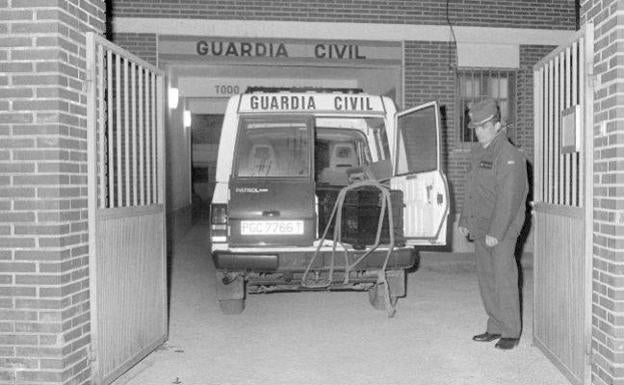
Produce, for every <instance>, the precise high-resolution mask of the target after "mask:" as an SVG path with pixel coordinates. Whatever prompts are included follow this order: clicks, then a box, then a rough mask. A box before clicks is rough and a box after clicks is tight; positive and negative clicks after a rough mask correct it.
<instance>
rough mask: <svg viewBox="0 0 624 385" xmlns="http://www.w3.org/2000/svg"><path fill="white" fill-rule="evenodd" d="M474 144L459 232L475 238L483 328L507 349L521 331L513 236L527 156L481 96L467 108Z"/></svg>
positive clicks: (519, 219)
mask: <svg viewBox="0 0 624 385" xmlns="http://www.w3.org/2000/svg"><path fill="white" fill-rule="evenodd" d="M469 115H470V127H472V128H474V130H475V132H476V135H477V139H478V140H479V143H476V144H475V145H474V147H473V148H472V150H471V166H472V167H471V170H470V176H469V185H468V191H467V196H466V200H465V202H464V205H463V210H462V213H461V216H460V220H459V232H460V234H462V235H463V236H468V237H469V238H470V239H472V240H474V243H475V255H476V261H477V275H478V278H479V289H480V292H481V299H482V300H483V305H484V307H485V311H486V313H487V315H488V320H487V327H486V330H485V333H483V334H479V335H476V336H474V337H473V340H475V341H481V342H490V341H494V340H496V339H499V341H498V342H497V343H496V347H497V348H499V349H505V350H507V349H512V348H513V347H514V346H516V344H517V343H518V340H519V339H520V332H521V319H520V317H521V316H520V296H519V290H518V266H517V264H516V259H515V256H514V250H515V247H516V241H517V239H518V235H519V233H520V230H521V229H522V226H523V224H524V219H525V204H526V197H527V193H528V181H527V170H526V160H525V158H524V156H523V155H522V153H521V152H520V151H518V149H517V148H516V147H514V145H512V144H511V143H510V142H509V141H508V140H507V136H506V135H505V130H504V129H503V128H502V126H501V122H500V115H499V111H498V106H497V104H496V101H494V100H493V99H485V100H483V101H481V102H479V103H476V104H474V105H473V106H472V107H471V108H470V111H469Z"/></svg>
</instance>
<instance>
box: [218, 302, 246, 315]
mask: <svg viewBox="0 0 624 385" xmlns="http://www.w3.org/2000/svg"><path fill="white" fill-rule="evenodd" d="M219 308H220V309H221V312H222V313H223V314H240V313H242V312H243V310H245V299H220V300H219Z"/></svg>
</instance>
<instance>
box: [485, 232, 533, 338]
mask: <svg viewBox="0 0 624 385" xmlns="http://www.w3.org/2000/svg"><path fill="white" fill-rule="evenodd" d="M516 241H517V237H508V238H505V239H503V240H502V241H499V242H498V244H497V245H496V246H494V247H489V246H487V245H486V244H485V239H484V238H478V239H476V240H475V254H476V260H477V276H478V278H479V289H480V291H481V299H482V300H483V305H484V307H485V312H486V313H487V315H488V321H487V329H486V331H487V332H489V333H495V334H501V335H502V337H503V338H520V332H521V328H522V321H521V316H520V293H519V289H518V265H517V264H516V258H515V256H514V250H515V247H516Z"/></svg>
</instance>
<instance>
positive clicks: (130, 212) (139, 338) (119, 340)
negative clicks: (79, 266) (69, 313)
mask: <svg viewBox="0 0 624 385" xmlns="http://www.w3.org/2000/svg"><path fill="white" fill-rule="evenodd" d="M87 37H88V43H87V47H88V52H87V62H88V64H87V73H88V74H89V78H90V79H89V80H90V81H89V82H88V84H89V89H88V98H89V100H88V102H87V108H88V111H87V118H88V138H87V143H88V167H89V170H88V178H89V180H88V186H89V190H88V196H89V198H88V201H89V230H90V232H89V233H90V239H89V255H90V260H89V272H90V277H89V279H90V293H91V309H90V312H91V325H93V327H92V330H91V333H92V335H93V336H94V339H93V341H92V343H93V346H94V352H93V353H94V357H93V358H94V374H93V378H94V382H95V383H96V384H108V383H110V382H112V380H114V379H115V378H116V377H118V376H119V375H120V374H122V373H123V372H124V371H126V370H127V369H128V368H130V367H131V366H132V365H134V364H136V362H138V361H139V360H140V359H141V358H143V357H144V356H146V355H147V354H148V353H150V352H151V351H152V350H154V349H155V348H156V347H157V346H159V345H161V344H162V343H163V342H164V341H165V338H166V336H167V293H166V290H167V286H166V282H167V279H166V262H165V261H166V258H165V257H166V247H165V239H166V232H165V189H164V186H165V183H164V181H165V173H164V165H165V163H164V162H165V160H164V139H163V132H164V131H163V128H164V115H163V110H164V97H163V92H164V91H163V90H164V73H163V72H162V71H159V70H158V69H157V68H155V67H154V66H152V65H150V64H149V63H147V62H145V61H143V60H141V59H139V58H137V57H135V56H134V55H132V54H130V53H128V52H127V51H124V50H122V49H121V48H119V47H117V46H115V45H113V44H111V43H110V42H108V41H107V40H104V39H103V38H102V37H100V36H99V35H95V34H93V33H89V34H88V35H87Z"/></svg>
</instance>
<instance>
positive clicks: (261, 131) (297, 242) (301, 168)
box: [228, 114, 316, 246]
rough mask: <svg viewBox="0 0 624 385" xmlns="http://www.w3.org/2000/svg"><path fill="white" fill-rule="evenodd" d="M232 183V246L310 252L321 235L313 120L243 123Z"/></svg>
mask: <svg viewBox="0 0 624 385" xmlns="http://www.w3.org/2000/svg"><path fill="white" fill-rule="evenodd" d="M238 129H239V132H238V139H237V142H236V146H235V150H234V151H235V152H234V154H235V159H236V160H235V162H234V165H233V172H232V176H231V180H230V201H229V205H228V209H229V220H230V244H231V245H232V246H265V245H266V246H281V245H283V246H306V245H311V244H312V243H313V241H314V238H315V235H316V226H315V223H316V222H315V221H316V218H315V195H314V178H313V176H312V151H311V147H312V143H313V119H312V118H311V117H309V116H301V115H299V116H283V115H282V116H280V115H266V114H264V115H262V116H261V117H243V118H241V120H240V124H239V128H238Z"/></svg>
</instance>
